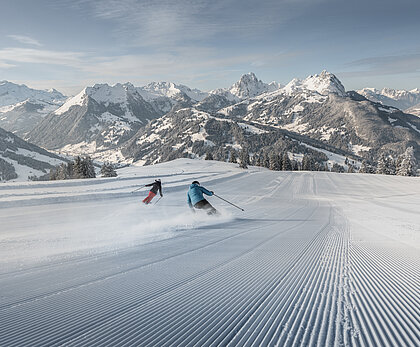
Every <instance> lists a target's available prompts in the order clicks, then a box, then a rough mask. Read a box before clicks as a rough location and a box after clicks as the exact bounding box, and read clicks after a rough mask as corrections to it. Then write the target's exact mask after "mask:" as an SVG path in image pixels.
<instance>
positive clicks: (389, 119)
mask: <svg viewBox="0 0 420 347" xmlns="http://www.w3.org/2000/svg"><path fill="white" fill-rule="evenodd" d="M397 120H398V119H396V118H391V117H388V122H390V123H391V124H392V123H394V122H396V121H397Z"/></svg>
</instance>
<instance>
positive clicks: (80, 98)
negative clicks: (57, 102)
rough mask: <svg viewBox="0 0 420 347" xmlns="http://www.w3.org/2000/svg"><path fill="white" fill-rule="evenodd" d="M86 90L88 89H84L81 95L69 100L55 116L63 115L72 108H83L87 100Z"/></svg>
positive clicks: (56, 111)
mask: <svg viewBox="0 0 420 347" xmlns="http://www.w3.org/2000/svg"><path fill="white" fill-rule="evenodd" d="M86 89H87V88H85V89H83V90H82V91H81V92H80V93H79V94H77V95H76V96H74V97H72V98H70V99H69V100H67V101H66V102H65V103H64V104H63V106H61V107H59V108H58V109H57V110H55V111H54V114H56V115H61V114H63V113H65V112H67V111H68V110H69V109H70V107H72V106H83V103H84V101H85V99H86Z"/></svg>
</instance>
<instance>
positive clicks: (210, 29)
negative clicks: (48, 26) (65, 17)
mask: <svg viewBox="0 0 420 347" xmlns="http://www.w3.org/2000/svg"><path fill="white" fill-rule="evenodd" d="M75 1H76V3H77V5H74V6H78V7H79V8H80V9H82V8H83V9H84V11H85V12H90V13H91V14H92V15H93V16H94V17H96V18H100V19H102V20H106V21H108V22H109V23H110V24H111V25H112V26H113V27H114V34H115V35H116V36H117V38H118V39H119V40H121V41H124V42H125V43H127V44H131V45H133V46H139V47H141V46H143V47H144V46H153V47H159V46H160V47H166V46H170V47H173V46H179V45H185V44H187V45H188V44H189V43H191V42H193V43H194V44H195V45H202V46H204V45H205V44H207V43H209V42H210V41H211V40H214V39H216V40H219V41H223V40H225V39H247V38H255V37H261V36H262V35H265V34H268V33H272V32H273V31H274V30H275V29H276V28H277V27H278V26H279V25H280V24H283V23H285V22H287V21H288V20H290V19H292V18H294V17H296V16H298V15H299V14H300V13H302V11H307V7H308V6H310V5H311V6H313V5H314V4H316V3H319V2H323V1H325V0H314V1H309V0H299V1H296V0H265V1H264V2H263V4H261V2H260V1H256V0H213V1H208V0H177V1H173V0H160V1H150V0H149V1H146V0H102V1H89V0H75Z"/></svg>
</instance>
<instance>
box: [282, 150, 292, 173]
mask: <svg viewBox="0 0 420 347" xmlns="http://www.w3.org/2000/svg"><path fill="white" fill-rule="evenodd" d="M282 170H283V171H292V170H293V166H292V162H291V161H290V159H289V154H288V153H287V151H286V152H284V153H283V160H282Z"/></svg>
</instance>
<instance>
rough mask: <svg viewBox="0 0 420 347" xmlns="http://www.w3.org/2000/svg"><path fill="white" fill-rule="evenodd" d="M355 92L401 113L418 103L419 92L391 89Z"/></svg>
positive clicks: (371, 89) (419, 99) (369, 89)
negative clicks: (394, 108)
mask: <svg viewBox="0 0 420 347" xmlns="http://www.w3.org/2000/svg"><path fill="white" fill-rule="evenodd" d="M357 92H358V93H359V94H361V95H363V96H365V97H366V98H367V99H369V100H371V101H374V102H379V103H381V104H384V105H387V106H392V107H396V108H398V109H400V110H403V111H405V110H407V109H409V108H410V107H413V106H414V105H416V104H419V103H420V90H419V89H418V88H416V89H413V90H410V91H407V90H396V89H391V88H383V89H382V90H378V89H375V88H364V89H362V90H358V91H357ZM408 113H410V112H408Z"/></svg>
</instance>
